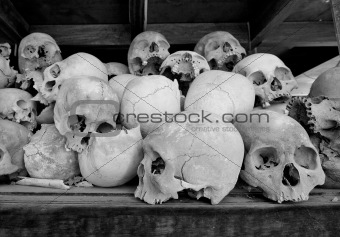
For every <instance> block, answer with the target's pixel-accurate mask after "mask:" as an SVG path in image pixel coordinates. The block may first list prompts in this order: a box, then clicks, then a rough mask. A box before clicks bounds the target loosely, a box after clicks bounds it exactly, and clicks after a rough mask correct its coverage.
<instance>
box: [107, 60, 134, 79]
mask: <svg viewBox="0 0 340 237" xmlns="http://www.w3.org/2000/svg"><path fill="white" fill-rule="evenodd" d="M105 66H106V69H107V73H108V76H109V80H110V79H111V78H112V77H115V76H118V75H122V74H129V73H130V71H129V68H128V67H127V66H126V65H124V64H122V63H115V62H111V63H105Z"/></svg>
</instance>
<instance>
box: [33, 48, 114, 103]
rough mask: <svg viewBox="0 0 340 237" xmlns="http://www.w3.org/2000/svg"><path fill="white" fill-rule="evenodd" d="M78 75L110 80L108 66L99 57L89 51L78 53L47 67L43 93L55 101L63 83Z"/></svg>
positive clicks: (42, 86)
mask: <svg viewBox="0 0 340 237" xmlns="http://www.w3.org/2000/svg"><path fill="white" fill-rule="evenodd" d="M76 76H92V77H97V78H99V79H102V80H104V81H106V82H107V81H108V73H107V68H106V66H105V65H104V64H103V63H102V62H101V61H100V60H99V59H98V58H96V57H95V56H93V55H91V54H88V53H76V54H73V55H71V56H69V57H68V58H66V59H64V60H63V61H61V62H57V63H54V64H53V65H51V66H49V67H48V68H46V69H45V71H44V81H43V83H42V85H41V89H40V91H41V94H42V95H43V97H44V98H45V99H46V100H47V101H48V102H53V101H55V100H56V98H57V95H58V92H59V88H60V87H61V84H62V83H63V82H64V81H65V80H68V79H70V78H73V77H76Z"/></svg>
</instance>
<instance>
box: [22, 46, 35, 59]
mask: <svg viewBox="0 0 340 237" xmlns="http://www.w3.org/2000/svg"><path fill="white" fill-rule="evenodd" d="M35 51H36V48H35V47H34V46H33V45H27V46H26V47H25V48H24V55H25V57H26V58H31V57H32V54H34V52H35Z"/></svg>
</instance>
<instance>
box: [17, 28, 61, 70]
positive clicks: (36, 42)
mask: <svg viewBox="0 0 340 237" xmlns="http://www.w3.org/2000/svg"><path fill="white" fill-rule="evenodd" d="M60 53H61V51H60V49H59V46H58V45H57V43H56V42H55V40H54V39H53V38H52V37H51V36H49V35H48V34H45V33H32V34H29V35H27V36H26V37H25V38H23V39H22V40H21V42H20V45H19V50H18V54H19V55H18V57H19V71H20V73H25V72H27V71H41V72H43V71H44V69H45V68H47V67H48V66H50V65H52V64H53V63H55V62H59V61H61V60H62V57H61V54H60Z"/></svg>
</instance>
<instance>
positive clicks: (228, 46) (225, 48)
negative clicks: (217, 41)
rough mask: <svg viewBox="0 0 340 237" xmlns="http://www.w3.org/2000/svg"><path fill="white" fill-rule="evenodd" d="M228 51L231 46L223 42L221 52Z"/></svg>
mask: <svg viewBox="0 0 340 237" xmlns="http://www.w3.org/2000/svg"><path fill="white" fill-rule="evenodd" d="M230 50H231V51H232V48H231V45H230V44H229V43H228V42H225V43H224V45H223V51H224V52H225V53H228V52H229V51H230Z"/></svg>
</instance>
